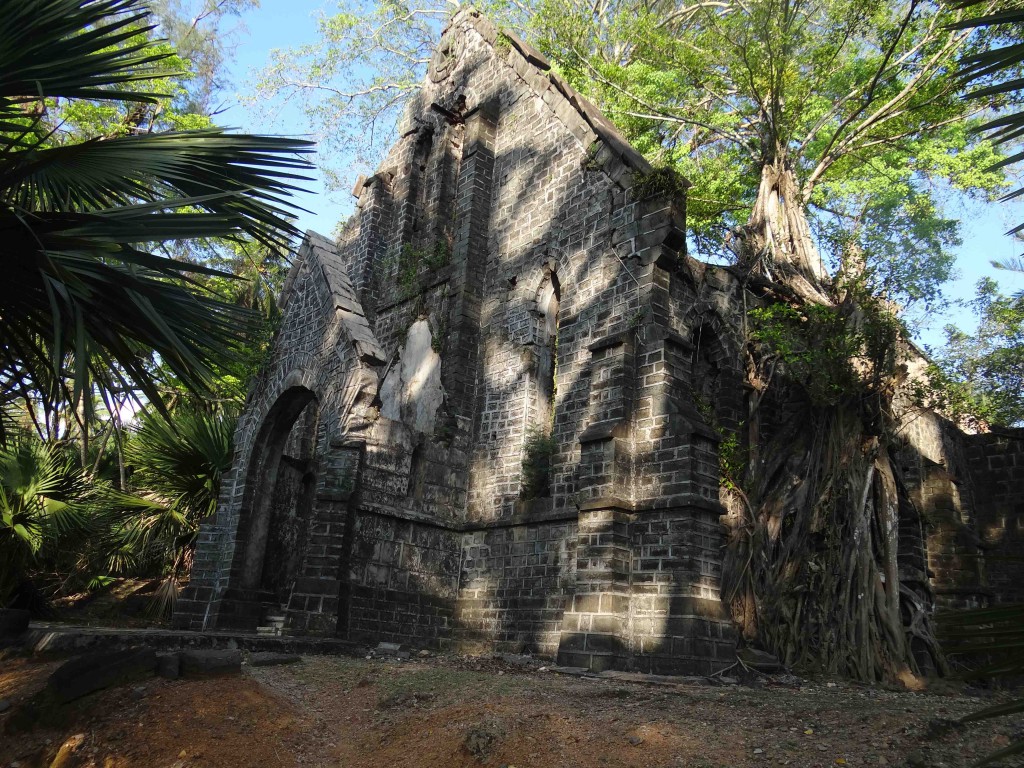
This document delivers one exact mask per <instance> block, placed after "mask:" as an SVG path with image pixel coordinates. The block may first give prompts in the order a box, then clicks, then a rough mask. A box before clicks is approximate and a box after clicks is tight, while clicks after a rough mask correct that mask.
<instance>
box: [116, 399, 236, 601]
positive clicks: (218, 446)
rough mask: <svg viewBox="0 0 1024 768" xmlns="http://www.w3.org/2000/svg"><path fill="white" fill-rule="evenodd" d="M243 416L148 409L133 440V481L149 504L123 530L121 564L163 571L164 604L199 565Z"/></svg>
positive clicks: (130, 447)
mask: <svg viewBox="0 0 1024 768" xmlns="http://www.w3.org/2000/svg"><path fill="white" fill-rule="evenodd" d="M236 423H237V416H236V414H235V413H234V412H233V411H219V412H216V413H210V412H208V411H204V410H200V409H198V408H196V407H193V406H188V405H186V406H182V407H180V408H178V409H176V410H175V411H174V412H173V413H172V419H171V421H168V420H167V419H165V418H163V417H161V416H160V415H158V414H152V413H150V414H145V415H143V417H142V418H141V420H140V422H139V426H138V427H137V429H136V430H135V433H134V434H133V435H132V438H131V440H130V442H129V444H128V450H127V453H128V461H129V462H130V464H131V465H132V466H133V467H134V470H135V471H134V473H133V475H132V485H133V487H134V488H136V489H137V492H138V493H140V494H141V496H142V497H143V498H144V499H145V500H146V501H147V502H148V507H147V508H146V509H144V510H141V511H140V512H138V513H137V514H134V515H132V516H131V517H130V518H128V519H127V520H126V521H125V523H124V525H123V527H122V529H121V531H120V540H121V553H122V555H123V561H122V562H121V563H120V565H121V570H122V571H135V572H143V573H152V572H154V571H156V572H157V573H158V574H159V575H161V576H163V577H164V583H163V587H162V588H161V590H160V600H161V602H162V606H161V611H163V610H166V609H167V607H169V605H170V604H173V601H174V598H175V596H176V592H177V582H178V580H179V579H181V578H182V577H183V576H185V575H186V574H187V573H188V571H189V569H190V568H191V565H192V554H193V552H194V551H195V544H196V537H197V535H198V533H199V524H200V522H201V521H202V520H203V519H204V518H206V517H208V516H209V515H212V514H213V513H214V511H215V510H216V507H217V497H218V495H219V493H220V481H221V476H222V475H223V473H224V472H226V471H227V470H228V469H229V468H230V466H231V459H232V450H231V441H232V438H233V436H234V431H235V424H236Z"/></svg>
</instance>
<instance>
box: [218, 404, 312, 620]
mask: <svg viewBox="0 0 1024 768" xmlns="http://www.w3.org/2000/svg"><path fill="white" fill-rule="evenodd" d="M318 418H319V402H318V400H317V398H316V395H314V394H313V392H312V391H311V390H309V389H307V388H306V387H302V386H293V387H289V388H288V389H286V390H285V391H284V392H282V393H281V395H280V396H279V397H278V398H277V400H276V401H275V402H274V405H273V406H271V408H270V410H269V411H268V412H267V415H266V417H265V418H264V420H263V425H262V426H261V427H260V430H259V432H258V434H257V436H256V441H255V446H254V447H253V452H252V456H251V459H250V461H249V467H248V472H247V476H246V482H245V494H244V497H243V502H242V518H243V526H244V527H243V530H244V531H245V534H244V537H243V538H242V539H241V541H240V542H239V544H240V546H239V548H238V549H237V550H236V566H237V571H236V573H237V574H238V582H237V583H238V586H239V587H240V588H241V589H242V590H244V591H246V592H256V593H257V594H258V595H259V598H260V599H261V600H262V601H264V602H269V603H276V604H283V603H285V602H287V598H288V593H289V591H290V589H291V584H292V582H293V581H294V579H295V578H296V577H297V575H298V571H299V568H300V566H301V563H302V554H303V550H304V548H305V543H306V537H307V533H308V527H309V522H310V520H311V519H312V516H313V504H314V499H315V494H316V484H317V477H316V455H315V454H316V432H317V420H318Z"/></svg>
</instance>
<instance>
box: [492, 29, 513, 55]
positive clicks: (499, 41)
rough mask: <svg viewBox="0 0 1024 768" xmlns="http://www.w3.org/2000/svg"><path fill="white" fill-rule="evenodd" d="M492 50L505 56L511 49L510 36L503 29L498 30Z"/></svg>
mask: <svg viewBox="0 0 1024 768" xmlns="http://www.w3.org/2000/svg"><path fill="white" fill-rule="evenodd" d="M494 50H495V52H496V53H497V54H498V55H499V56H501V57H505V56H507V55H508V52H509V51H511V50H512V38H510V37H509V36H508V34H507V33H505V32H504V31H500V32H498V36H497V37H496V38H495V40H494Z"/></svg>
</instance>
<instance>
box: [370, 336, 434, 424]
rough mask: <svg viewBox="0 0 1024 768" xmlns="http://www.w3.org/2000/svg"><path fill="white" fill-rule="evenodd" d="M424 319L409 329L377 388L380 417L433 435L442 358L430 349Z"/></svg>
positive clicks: (429, 339) (430, 339)
mask: <svg viewBox="0 0 1024 768" xmlns="http://www.w3.org/2000/svg"><path fill="white" fill-rule="evenodd" d="M431 341H432V335H431V333H430V323H429V322H428V321H427V320H417V321H416V322H415V323H413V324H412V326H411V327H410V328H409V333H408V335H407V336H406V339H405V347H404V348H403V349H402V353H401V356H400V359H399V362H398V364H397V365H395V366H394V367H392V369H391V370H390V371H388V374H387V376H385V377H384V383H383V384H382V385H381V388H380V400H381V410H380V412H381V415H382V416H383V417H384V418H387V419H392V420H393V421H401V422H404V423H405V424H407V425H408V426H410V427H412V428H413V429H415V430H417V431H419V432H425V433H427V434H433V432H434V423H435V421H436V420H437V409H438V408H440V407H441V403H442V402H443V401H444V389H442V387H441V356H440V355H439V354H437V352H435V351H434V349H433V347H432V346H431Z"/></svg>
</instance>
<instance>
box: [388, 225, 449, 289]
mask: <svg viewBox="0 0 1024 768" xmlns="http://www.w3.org/2000/svg"><path fill="white" fill-rule="evenodd" d="M451 260H452V251H451V246H450V245H448V241H447V240H446V239H444V238H440V239H438V240H437V241H436V242H435V243H434V244H433V245H432V246H430V247H429V248H417V247H416V246H414V245H413V244H412V243H406V244H405V245H403V246H402V252H401V254H400V255H399V258H398V285H399V286H400V287H401V289H402V290H403V291H406V292H408V291H411V290H412V289H413V288H415V287H416V278H417V277H418V276H419V273H420V268H421V267H426V268H427V269H428V270H429V271H431V272H436V271H437V270H439V269H442V268H443V267H446V266H448V264H450V263H451Z"/></svg>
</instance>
